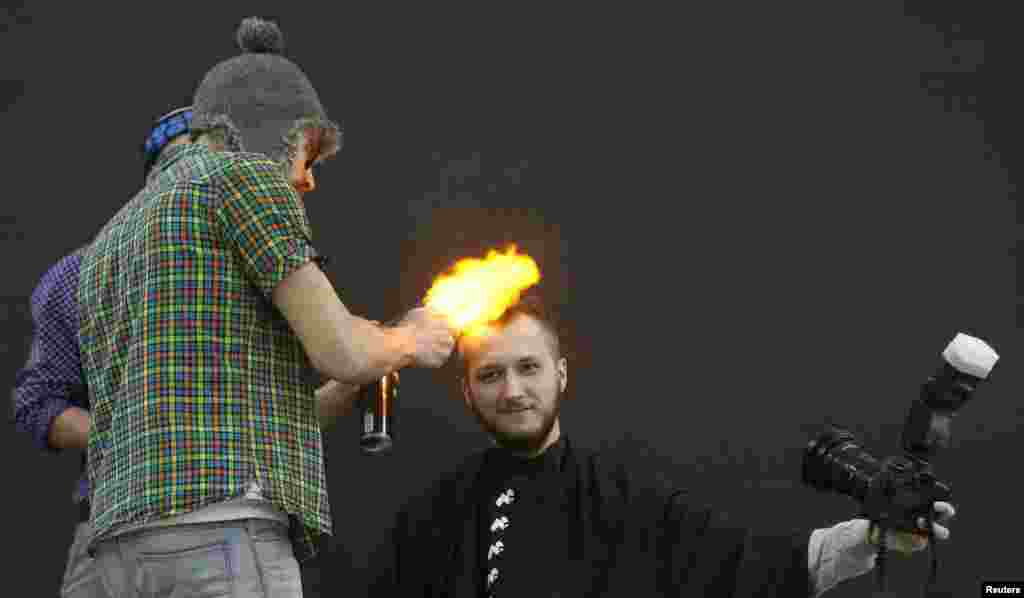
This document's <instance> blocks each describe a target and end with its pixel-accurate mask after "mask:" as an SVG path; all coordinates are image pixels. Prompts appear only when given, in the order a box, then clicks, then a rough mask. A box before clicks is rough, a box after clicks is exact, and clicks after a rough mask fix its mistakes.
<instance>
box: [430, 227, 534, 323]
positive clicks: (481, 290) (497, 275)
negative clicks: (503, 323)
mask: <svg viewBox="0 0 1024 598" xmlns="http://www.w3.org/2000/svg"><path fill="white" fill-rule="evenodd" d="M539 280H540V269H539V268H538V267H537V263H536V262H534V261H533V258H531V257H530V256H528V255H520V254H518V253H517V252H516V246H515V245H510V246H509V247H508V249H507V250H506V252H505V253H499V252H498V251H496V250H494V249H492V250H490V251H488V252H487V257H486V258H484V259H479V258H466V259H461V260H459V261H458V262H456V263H455V265H454V266H452V268H451V269H450V270H449V271H448V272H446V273H444V274H442V275H440V276H438V277H437V278H436V279H434V283H433V285H432V286H431V287H430V290H429V291H427V297H426V299H424V301H423V304H424V305H426V306H427V307H430V308H431V309H435V310H437V311H438V312H440V313H441V314H443V315H444V316H446V317H447V318H448V320H449V321H450V322H451V324H452V326H453V327H454V328H456V329H457V330H458V331H459V332H460V333H461V334H464V335H468V336H473V335H476V334H478V333H480V332H481V331H482V330H483V328H484V326H485V325H486V324H488V323H490V322H493V321H495V320H497V319H498V318H500V317H501V315H502V314H503V313H505V310H506V309H508V308H509V306H510V305H512V304H513V303H515V302H516V301H517V300H518V299H519V296H520V295H521V294H522V292H523V291H525V290H526V289H528V288H529V287H531V286H533V285H535V284H537V282H538V281H539Z"/></svg>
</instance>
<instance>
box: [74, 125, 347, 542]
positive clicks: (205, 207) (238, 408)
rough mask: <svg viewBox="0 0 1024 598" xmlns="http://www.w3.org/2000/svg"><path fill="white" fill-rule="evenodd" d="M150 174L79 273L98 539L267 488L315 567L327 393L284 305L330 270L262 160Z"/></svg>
mask: <svg viewBox="0 0 1024 598" xmlns="http://www.w3.org/2000/svg"><path fill="white" fill-rule="evenodd" d="M175 149H177V148H175ZM153 174H154V177H153V179H152V182H151V184H149V185H147V187H146V188H145V189H143V190H142V191H141V192H140V193H139V194H138V195H136V196H135V197H134V198H133V199H132V200H131V201H130V202H129V204H127V205H126V206H125V207H124V208H122V209H121V210H120V211H119V212H118V213H117V215H116V216H115V217H114V218H113V219H112V220H111V221H110V222H109V223H108V224H107V225H106V226H105V227H104V228H103V230H102V231H101V232H100V234H99V235H98V236H97V238H96V239H95V241H94V242H93V243H92V245H90V247H89V248H88V250H87V251H86V252H85V255H84V256H83V259H82V265H81V274H80V281H79V308H80V314H81V325H80V326H81V327H80V331H79V342H80V346H81V353H82V365H83V370H84V373H85V377H86V380H87V382H88V385H89V389H90V394H91V402H92V416H93V428H92V433H91V434H90V437H89V451H88V465H89V477H90V480H91V482H92V484H93V495H92V524H93V526H94V528H95V537H94V540H93V542H94V543H95V542H97V541H100V540H102V539H104V538H105V537H106V536H109V535H111V534H112V533H115V534H116V532H117V528H119V527H122V526H125V525H136V524H142V523H148V522H151V521H153V520H155V519H158V518H163V517H169V516H175V515H182V514H185V513H189V512H192V511H195V510H197V509H200V508H202V507H206V506H209V505H212V504H215V503H219V502H223V501H225V500H229V499H231V498H235V497H238V496H241V495H242V494H244V492H245V490H246V488H247V486H248V485H249V483H250V482H252V481H255V482H257V483H258V484H259V486H260V488H261V490H262V493H263V496H264V498H266V499H268V500H270V501H271V502H272V503H273V504H275V505H276V506H277V507H279V508H281V509H282V510H283V511H285V512H286V513H288V514H289V515H290V516H291V519H292V532H293V540H294V542H295V550H296V556H297V557H298V558H300V559H305V558H308V557H310V556H312V555H313V554H314V552H315V549H314V543H315V539H316V537H317V536H318V535H319V534H320V533H331V519H330V506H329V504H328V500H327V485H326V481H325V474H324V461H323V448H322V444H321V437H320V426H319V422H318V421H317V417H316V399H315V394H314V393H315V388H314V386H313V384H312V383H311V378H312V377H311V376H309V375H308V374H309V373H310V364H309V361H308V359H307V356H306V354H305V352H304V350H303V348H302V346H301V344H300V343H299V340H298V338H297V337H296V336H295V334H294V333H293V332H292V330H291V328H290V327H289V325H288V322H287V321H286V320H285V319H284V318H283V317H282V316H281V314H280V313H279V312H278V311H277V310H276V309H275V308H274V306H273V303H272V302H271V294H272V292H273V290H274V288H275V287H276V286H277V284H278V283H280V282H281V281H282V280H284V279H285V278H286V277H287V276H288V275H289V274H291V273H292V272H293V271H294V270H296V269H297V268H299V267H300V266H302V265H304V264H305V263H307V262H309V261H310V260H315V259H316V258H317V253H316V251H315V249H314V248H313V246H312V244H311V236H312V235H311V231H310V227H309V223H308V221H307V217H306V213H305V209H304V207H303V205H302V203H301V200H300V198H299V197H298V196H297V194H296V193H295V191H294V189H293V188H292V187H291V185H290V184H289V182H288V181H287V179H286V178H285V177H284V174H283V173H282V172H281V170H280V168H279V167H278V166H277V165H276V164H274V163H273V162H271V161H270V160H268V159H266V158H265V157H264V156H262V155H257V154H238V153H227V152H214V151H211V150H210V149H209V148H207V147H205V146H204V145H201V144H196V145H192V146H185V147H183V148H182V149H181V150H180V151H179V152H176V153H175V154H174V156H173V157H171V158H170V159H169V160H167V161H166V162H165V163H164V164H162V165H161V166H160V171H159V172H156V171H155V172H154V173H153Z"/></svg>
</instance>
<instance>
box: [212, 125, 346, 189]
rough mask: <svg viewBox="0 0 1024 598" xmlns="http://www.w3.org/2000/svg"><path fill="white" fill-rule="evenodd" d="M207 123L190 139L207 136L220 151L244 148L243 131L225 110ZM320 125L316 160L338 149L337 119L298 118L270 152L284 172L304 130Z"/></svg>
mask: <svg viewBox="0 0 1024 598" xmlns="http://www.w3.org/2000/svg"><path fill="white" fill-rule="evenodd" d="M208 122H209V123H210V124H209V125H207V126H205V127H203V128H202V129H193V131H192V140H193V141H196V140H198V139H199V138H203V139H205V140H206V142H207V143H208V144H210V145H211V146H213V147H216V148H218V149H221V150H223V151H229V152H244V151H246V150H245V145H244V143H243V142H242V135H241V133H240V132H239V130H238V127H236V126H235V125H234V123H232V122H231V118H230V117H228V116H227V115H225V114H219V115H217V116H213V117H211V118H209V119H208ZM313 129H319V130H320V131H321V132H322V134H323V138H322V140H321V142H320V155H319V156H317V162H322V161H324V160H326V159H327V158H329V157H331V156H333V155H334V154H336V153H338V152H339V151H340V150H341V148H342V145H343V144H344V130H343V129H342V128H341V127H340V126H338V124H337V123H335V122H333V121H330V120H326V119H324V118H319V117H307V118H300V119H298V120H296V121H295V123H294V124H292V126H291V127H290V128H289V129H288V131H286V132H285V133H284V135H282V136H281V142H280V144H279V145H278V147H277V148H276V149H275V150H274V151H273V153H272V154H271V155H269V156H267V157H268V158H270V159H271V160H273V161H274V162H275V163H277V165H278V166H279V167H280V168H281V169H282V171H283V172H284V173H286V174H287V173H288V171H289V169H290V168H291V162H292V161H293V160H294V159H295V157H296V156H297V155H298V153H299V149H300V148H301V147H302V144H303V143H305V141H306V136H305V133H306V131H308V130H313Z"/></svg>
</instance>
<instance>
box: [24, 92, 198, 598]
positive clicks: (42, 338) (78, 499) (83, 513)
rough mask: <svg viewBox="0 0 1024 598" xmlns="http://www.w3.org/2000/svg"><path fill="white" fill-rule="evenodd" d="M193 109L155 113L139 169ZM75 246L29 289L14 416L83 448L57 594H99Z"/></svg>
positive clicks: (57, 447)
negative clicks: (91, 551)
mask: <svg viewBox="0 0 1024 598" xmlns="http://www.w3.org/2000/svg"><path fill="white" fill-rule="evenodd" d="M191 118H192V111H191V109H189V108H180V109H178V110H175V111H174V112H171V113H169V114H166V115H164V116H162V117H160V118H159V119H158V120H157V122H156V124H155V125H154V127H153V129H152V130H151V131H150V134H149V136H148V137H147V138H146V141H145V143H144V144H143V151H142V153H143V158H144V160H145V175H146V179H147V181H148V180H149V179H150V178H151V174H152V172H153V168H154V167H156V168H157V169H159V168H160V167H161V165H162V164H163V162H164V161H165V160H167V159H168V156H169V155H170V154H172V153H173V152H174V149H173V148H174V147H175V146H177V145H179V144H181V143H184V142H187V141H188V135H187V133H188V130H189V121H190V120H191ZM81 259H82V249H78V250H76V251H74V252H72V253H71V254H69V255H67V256H65V257H64V258H62V259H61V260H60V261H58V262H57V263H56V264H54V266H53V267H52V268H50V269H49V270H48V271H47V272H46V274H44V275H43V277H42V278H41V279H40V281H39V284H38V285H37V286H36V288H35V290H34V291H33V292H32V297H31V303H32V320H33V325H34V328H35V334H34V336H33V338H32V351H31V355H30V356H29V360H28V363H26V364H25V367H24V368H22V369H21V370H20V371H19V372H18V375H17V377H16V378H15V383H14V393H13V399H14V421H15V426H16V427H17V429H18V430H20V431H22V432H25V433H26V434H29V435H31V436H32V440H33V443H34V444H35V445H36V446H37V447H38V448H39V449H40V450H42V451H47V452H58V451H61V450H64V449H77V450H81V451H83V452H82V476H81V477H80V478H79V480H78V483H77V484H76V485H75V491H74V493H73V494H72V500H73V501H74V502H75V503H77V504H78V505H79V518H78V521H79V522H78V525H77V526H76V527H75V537H74V540H73V541H72V543H71V549H70V550H69V551H68V562H67V565H66V567H65V569H64V578H63V581H62V582H61V596H66V597H73V596H80V595H87V596H96V595H99V596H103V595H105V594H103V593H102V592H98V591H97V590H98V589H99V588H100V587H102V586H101V582H100V581H99V580H98V578H97V576H96V570H95V567H94V565H93V559H92V558H91V557H90V556H89V555H88V553H87V552H86V546H88V544H89V540H90V538H91V537H92V528H91V527H90V526H89V479H88V477H87V476H86V471H85V452H84V451H85V448H86V442H87V439H88V436H89V426H90V418H89V394H88V389H87V388H86V386H85V380H84V378H83V377H82V362H81V359H80V356H79V352H78V302H77V300H76V295H77V292H78V269H79V264H80V263H81Z"/></svg>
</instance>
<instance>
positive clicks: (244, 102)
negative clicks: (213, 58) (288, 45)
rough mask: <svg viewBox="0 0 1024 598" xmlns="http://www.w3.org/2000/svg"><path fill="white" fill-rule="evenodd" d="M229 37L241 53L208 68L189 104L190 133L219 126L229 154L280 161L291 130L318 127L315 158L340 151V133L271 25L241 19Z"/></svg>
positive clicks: (293, 141)
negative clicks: (286, 56)
mask: <svg viewBox="0 0 1024 598" xmlns="http://www.w3.org/2000/svg"><path fill="white" fill-rule="evenodd" d="M235 39H236V41H237V42H238V46H239V47H240V48H241V49H242V54H241V55H239V56H236V57H234V58H230V59H228V60H225V61H224V62H221V63H220V64H218V65H216V66H214V67H213V68H212V69H210V71H209V72H208V73H206V76H205V77H204V78H203V81H202V83H200V84H199V88H198V89H197V90H196V93H195V97H194V98H193V101H192V107H193V116H192V131H193V133H194V134H199V133H203V132H206V131H210V130H213V129H218V128H221V129H223V131H224V132H225V133H226V138H225V142H226V144H227V149H228V150H231V151H244V152H255V153H260V154H264V155H266V156H267V157H269V158H271V159H274V160H278V161H284V160H286V159H287V158H288V157H289V155H290V153H291V152H293V151H294V150H295V144H296V143H297V140H296V139H295V138H294V135H292V136H289V134H290V133H292V134H293V133H295V132H296V131H297V130H302V129H305V128H314V127H316V128H320V129H321V130H322V131H323V133H324V135H323V137H322V140H321V144H320V155H321V157H326V156H329V155H330V154H333V153H334V152H336V151H337V150H339V149H340V148H341V131H340V130H339V128H338V126H337V125H336V124H334V123H333V122H331V121H330V119H328V118H327V113H326V112H325V111H324V108H323V106H322V105H321V104H320V98H319V97H318V96H317V93H316V90H315V89H313V84H312V83H310V81H309V79H308V78H307V77H306V75H305V73H303V72H302V70H301V69H300V68H299V67H298V66H296V65H295V63H293V62H291V61H290V60H288V59H287V58H285V57H284V56H282V55H281V54H282V52H283V51H284V35H283V34H282V33H281V30H280V28H278V26H277V24H275V23H273V22H271V21H265V20H263V19H260V18H257V17H249V18H247V19H245V20H243V21H242V24H241V25H240V26H239V28H238V31H237V33H236V34H235Z"/></svg>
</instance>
